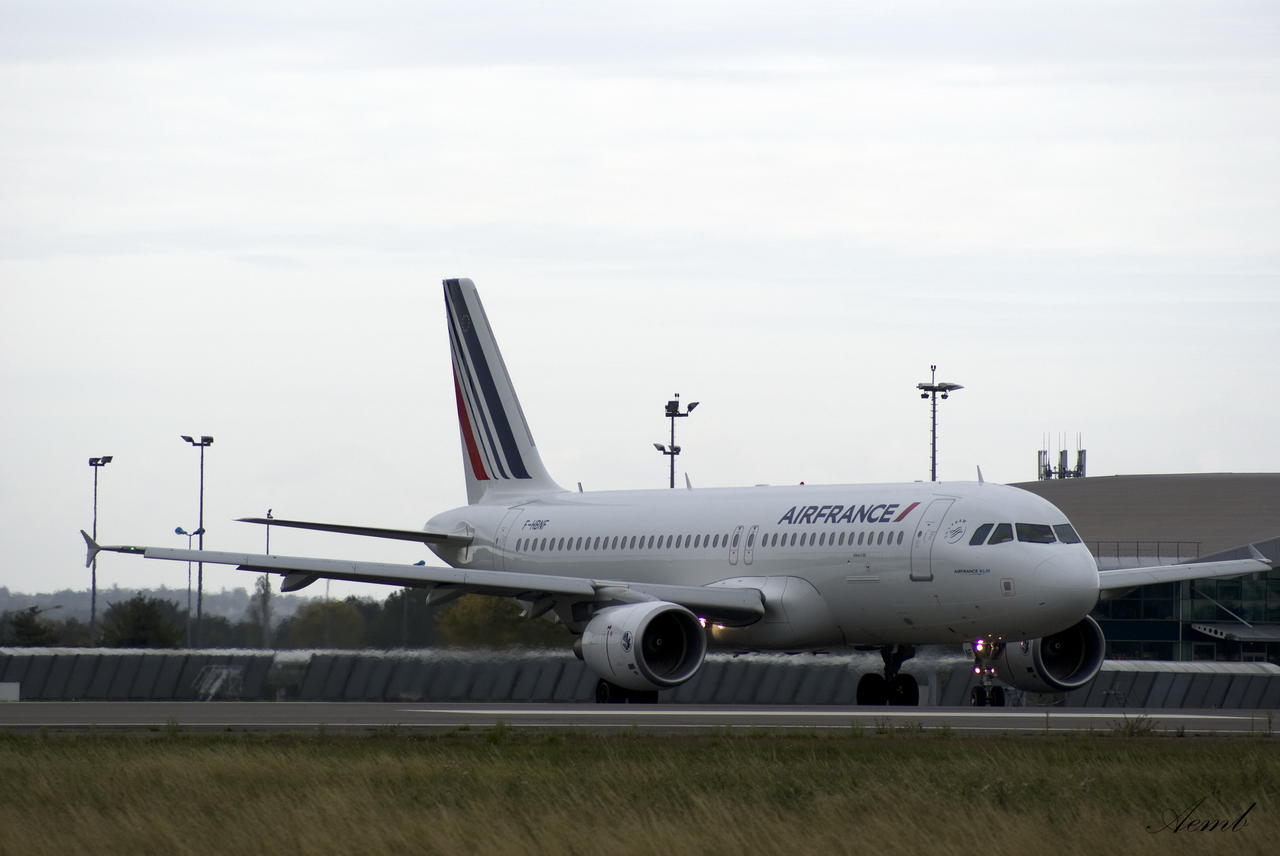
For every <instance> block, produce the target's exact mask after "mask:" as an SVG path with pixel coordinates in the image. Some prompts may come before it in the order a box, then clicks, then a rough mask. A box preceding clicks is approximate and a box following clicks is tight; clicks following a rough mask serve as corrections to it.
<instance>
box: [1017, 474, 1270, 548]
mask: <svg viewBox="0 0 1280 856" xmlns="http://www.w3.org/2000/svg"><path fill="white" fill-rule="evenodd" d="M1013 487H1019V488H1022V489H1023V490H1026V491H1030V492H1031V493H1034V494H1036V495H1038V496H1042V497H1044V498H1045V499H1047V500H1049V501H1050V502H1052V503H1053V504H1054V505H1056V506H1058V508H1060V509H1062V511H1063V513H1064V514H1066V515H1067V517H1068V519H1070V520H1071V522H1072V524H1073V525H1074V526H1075V528H1076V531H1077V532H1079V533H1080V537H1081V538H1082V539H1083V540H1084V541H1086V542H1094V541H1103V542H1106V541H1130V542H1132V541H1199V542H1201V544H1200V555H1201V556H1205V555H1208V554H1211V553H1217V552H1219V551H1221V550H1226V549H1229V548H1232V547H1238V546H1240V545H1243V544H1249V543H1253V542H1257V541H1263V540H1267V539H1272V538H1275V537H1277V536H1280V473H1187V474H1170V475H1133V476H1093V477H1089V478H1082V479H1054V480H1053V481H1033V482H1021V483H1019V484H1015V485H1013Z"/></svg>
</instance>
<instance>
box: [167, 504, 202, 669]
mask: <svg viewBox="0 0 1280 856" xmlns="http://www.w3.org/2000/svg"><path fill="white" fill-rule="evenodd" d="M173 533H174V534H175V535H186V536H187V549H188V550H190V549H191V539H192V538H194V537H196V536H197V535H203V534H204V527H203V526H202V527H200V528H199V529H197V530H196V531H194V532H188V531H187V530H185V529H183V528H182V527H181V526H177V527H175V528H174V530H173ZM187 647H188V648H190V647H191V562H190V561H188V562H187Z"/></svg>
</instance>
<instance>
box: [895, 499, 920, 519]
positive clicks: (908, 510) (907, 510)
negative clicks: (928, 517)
mask: <svg viewBox="0 0 1280 856" xmlns="http://www.w3.org/2000/svg"><path fill="white" fill-rule="evenodd" d="M919 504H920V503H918V502H913V503H911V504H910V505H908V506H907V507H906V508H904V509H902V513H901V514H899V515H898V516H897V517H895V518H893V522H894V523H899V522H901V520H902V518H904V517H906V516H907V515H908V514H910V513H911V509H913V508H915V507H916V506H917V505H919Z"/></svg>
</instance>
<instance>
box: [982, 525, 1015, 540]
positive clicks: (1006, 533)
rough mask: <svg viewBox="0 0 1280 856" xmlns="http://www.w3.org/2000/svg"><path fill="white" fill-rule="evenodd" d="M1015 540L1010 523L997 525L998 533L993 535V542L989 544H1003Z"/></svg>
mask: <svg viewBox="0 0 1280 856" xmlns="http://www.w3.org/2000/svg"><path fill="white" fill-rule="evenodd" d="M1012 540H1013V527H1012V526H1010V525H1009V524H1008V523H997V524H996V531H995V532H992V533H991V540H990V541H988V542H987V544H1003V543H1004V542H1005V541H1012Z"/></svg>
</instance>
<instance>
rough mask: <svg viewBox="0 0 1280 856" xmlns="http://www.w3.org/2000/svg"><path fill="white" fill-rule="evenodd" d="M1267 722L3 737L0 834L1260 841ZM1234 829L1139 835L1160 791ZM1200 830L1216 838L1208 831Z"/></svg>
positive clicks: (896, 846) (1069, 844)
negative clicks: (1084, 727) (987, 731)
mask: <svg viewBox="0 0 1280 856" xmlns="http://www.w3.org/2000/svg"><path fill="white" fill-rule="evenodd" d="M1278 752H1280V749H1278V747H1277V744H1275V742H1274V741H1272V740H1267V739H1265V738H1247V739H1225V738H1222V739H1190V738H1188V739H1178V738H1172V737H1127V738H1126V737H1123V736H1120V734H1119V733H1117V734H1111V735H1079V736H1076V737H1067V738H1059V737H1035V738H997V739H986V738H983V739H976V738H975V739H969V738H949V739H944V738H943V737H942V736H938V735H929V734H920V733H914V734H908V733H904V732H896V733H887V734H886V733H880V734H876V733H874V732H872V731H868V732H866V733H865V734H863V735H861V736H860V735H859V734H858V733H856V732H850V733H849V734H848V735H846V736H839V737H831V736H826V737H819V736H815V737H807V738H806V737H794V736H768V735H762V734H758V733H751V734H747V733H744V734H742V735H739V736H727V735H720V736H713V737H645V736H635V735H630V736H615V737H602V736H588V735H567V736H566V735H550V734H545V733H526V732H513V731H510V730H504V729H501V728H498V729H496V730H493V731H472V732H460V733H453V734H449V735H441V736H435V737H424V736H421V735H419V736H414V735H410V734H405V733H396V732H395V731H394V730H392V729H388V730H387V732H386V733H383V734H378V735H375V736H372V737H344V736H301V735H293V736H276V737H262V736H246V735H226V736H218V737H210V736H194V735H184V734H181V733H179V732H178V731H177V729H176V727H172V728H170V729H167V730H162V731H161V732H159V733H158V734H156V735H153V736H150V737H119V736H68V737H42V736H36V735H32V736H14V735H6V734H0V852H3V853H14V854H24V855H25V854H42V853H58V854H65V853H95V854H97V853H108V852H109V853H157V854H160V853H163V854H170V853H175V854H181V853H191V854H202V853H278V852H297V853H317V854H324V853H341V854H344V856H348V854H352V853H360V854H366V853H392V852H395V853H405V852H409V853H555V854H562V853H577V854H584V856H585V854H602V853H604V854H631V853H662V854H674V853H685V852H690V851H693V852H699V851H701V852H706V853H732V854H735V856H736V854H756V853H780V852H804V853H807V852H814V853H859V854H863V853H890V852H892V853H927V854H929V856H945V854H968V853H974V852H982V853H986V854H1001V853H1019V854H1025V853H1029V852H1034V853H1039V854H1057V853H1064V854H1065V853H1072V854H1075V853H1081V852H1085V853H1089V854H1090V856H1105V854H1124V855H1125V856H1128V854H1139V853H1161V854H1177V853H1191V852H1195V853H1204V852H1212V853H1251V852H1257V853H1264V852H1266V853H1270V852H1274V849H1273V848H1274V845H1275V840H1276V837H1277V836H1276V833H1277V831H1278V828H1280V819H1278V818H1277V817H1276V814H1275V809H1276V808H1277V788H1278V787H1280V755H1278V754H1277V753H1278ZM1201 797H1206V798H1207V799H1206V801H1205V802H1204V804H1203V806H1202V809H1201V811H1200V813H1199V815H1197V816H1204V817H1214V816H1222V817H1225V816H1228V815H1230V816H1231V817H1233V818H1234V817H1235V816H1236V815H1238V814H1239V813H1240V812H1241V811H1242V810H1244V809H1245V808H1246V807H1248V806H1249V805H1250V804H1251V803H1257V806H1256V808H1254V809H1253V811H1252V812H1251V813H1250V815H1249V818H1250V821H1251V823H1250V825H1249V826H1247V827H1245V828H1243V829H1241V830H1239V831H1236V832H1229V833H1221V832H1216V833H1199V832H1188V831H1186V830H1184V831H1182V832H1179V833H1176V834H1174V833H1169V832H1162V833H1159V834H1156V835H1152V834H1150V833H1148V832H1147V829H1146V827H1147V826H1148V825H1149V824H1156V825H1157V826H1158V825H1159V824H1160V818H1161V815H1162V813H1163V812H1164V811H1165V810H1166V809H1182V808H1185V807H1186V806H1189V805H1190V804H1192V803H1194V802H1195V801H1196V800H1198V799H1200V798H1201ZM1209 837H1212V841H1206V840H1205V839H1206V838H1209Z"/></svg>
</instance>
